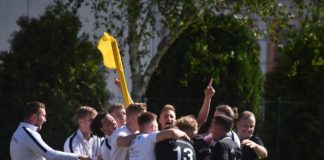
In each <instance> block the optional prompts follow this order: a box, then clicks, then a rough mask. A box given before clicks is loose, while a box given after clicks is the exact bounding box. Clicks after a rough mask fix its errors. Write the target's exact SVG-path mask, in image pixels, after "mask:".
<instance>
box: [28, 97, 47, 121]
mask: <svg viewBox="0 0 324 160" xmlns="http://www.w3.org/2000/svg"><path fill="white" fill-rule="evenodd" d="M40 108H44V109H45V104H44V103H41V102H38V101H31V102H27V103H26V105H25V109H24V119H25V120H26V119H28V118H30V117H31V116H32V115H33V114H38V113H39V109H40Z"/></svg>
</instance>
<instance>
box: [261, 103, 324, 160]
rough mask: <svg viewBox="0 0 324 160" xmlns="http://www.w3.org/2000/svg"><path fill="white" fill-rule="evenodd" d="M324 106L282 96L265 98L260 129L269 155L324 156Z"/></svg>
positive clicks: (279, 157)
mask: <svg viewBox="0 0 324 160" xmlns="http://www.w3.org/2000/svg"><path fill="white" fill-rule="evenodd" d="M323 107H324V106H323V103H320V102H308V101H285V100H282V99H281V98H278V99H277V100H272V101H269V100H266V101H264V102H263V105H262V109H261V119H259V122H258V125H257V129H258V135H260V137H261V138H262V139H263V141H264V142H265V145H266V147H267V149H268V152H269V157H268V159H275V160H281V159H305V158H306V159H309V158H310V159H314V158H315V157H316V158H315V159H318V158H322V159H323V153H322V152H321V151H320V150H323V149H324V148H321V149H320V147H323V142H324V141H323V138H322V136H323V131H322V130H324V128H323V123H324V119H323V116H322V115H323V114H324V112H323V109H322V108H323ZM311 157H314V158H311Z"/></svg>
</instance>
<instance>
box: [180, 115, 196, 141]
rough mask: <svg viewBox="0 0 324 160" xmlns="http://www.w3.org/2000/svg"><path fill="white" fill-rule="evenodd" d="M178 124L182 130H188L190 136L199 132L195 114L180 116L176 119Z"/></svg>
mask: <svg viewBox="0 0 324 160" xmlns="http://www.w3.org/2000/svg"><path fill="white" fill-rule="evenodd" d="M176 126H177V127H178V128H179V129H180V130H182V131H184V132H186V134H187V135H188V136H189V137H190V138H193V137H195V136H196V135H197V133H198V123H197V121H196V119H195V117H194V116H190V115H189V116H183V117H180V118H179V119H177V121H176Z"/></svg>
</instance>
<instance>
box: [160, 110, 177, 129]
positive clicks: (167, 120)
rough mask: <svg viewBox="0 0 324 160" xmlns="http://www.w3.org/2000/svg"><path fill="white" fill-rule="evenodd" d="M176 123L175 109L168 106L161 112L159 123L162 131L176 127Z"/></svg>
mask: <svg viewBox="0 0 324 160" xmlns="http://www.w3.org/2000/svg"><path fill="white" fill-rule="evenodd" d="M175 122H176V113H175V108H174V107H173V106H172V105H170V104H167V105H165V106H164V107H163V108H162V109H161V111H160V117H159V123H160V125H161V130H164V129H165V128H166V127H169V126H171V127H172V126H174V125H175Z"/></svg>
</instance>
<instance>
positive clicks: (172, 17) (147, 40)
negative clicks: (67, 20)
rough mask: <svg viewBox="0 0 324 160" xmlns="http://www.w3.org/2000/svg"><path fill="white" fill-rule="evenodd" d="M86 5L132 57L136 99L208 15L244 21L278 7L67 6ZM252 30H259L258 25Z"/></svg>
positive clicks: (162, 2)
mask: <svg viewBox="0 0 324 160" xmlns="http://www.w3.org/2000/svg"><path fill="white" fill-rule="evenodd" d="M83 4H84V5H88V6H91V9H92V10H93V12H94V17H95V18H96V19H97V21H96V23H95V25H96V27H98V28H100V27H103V28H105V29H106V30H107V31H108V32H110V33H111V34H112V35H114V36H116V37H117V39H118V40H119V44H120V46H121V48H122V49H123V53H124V54H125V55H126V54H127V55H129V64H130V68H131V79H132V97H133V98H134V99H135V100H142V98H144V97H143V96H144V95H145V91H146V89H147V86H148V84H149V81H150V79H151V76H152V74H153V73H154V71H155V69H156V68H157V67H158V65H159V63H160V61H161V58H162V57H163V55H164V54H165V53H166V51H167V50H169V48H170V47H171V46H172V45H173V43H174V42H175V41H176V40H177V39H178V38H179V37H180V36H181V34H182V33H184V31H185V30H186V29H187V28H188V27H190V26H191V25H192V24H193V23H196V22H199V21H201V20H202V19H203V17H204V16H206V15H219V14H237V17H240V18H242V19H246V18H247V19H252V18H253V17H254V18H255V17H258V15H259V16H263V17H269V16H270V15H272V13H273V12H274V11H275V9H276V7H277V6H278V5H277V3H276V2H275V1H273V0H263V1H255V0H240V1H232V0H226V1H219V0H201V1H188V0H148V1H147V0H123V1H119V0H105V1H102V0H96V1H87V0H74V1H73V0H72V1H70V3H67V5H68V6H70V7H71V6H72V8H73V10H74V11H76V12H77V10H78V8H79V7H80V6H83ZM268 6H272V7H268ZM261 13H262V14H261ZM255 20H256V21H258V20H259V19H258V18H255ZM250 27H251V28H255V30H257V26H255V25H252V26H250ZM254 35H256V36H257V34H254ZM124 63H127V62H124Z"/></svg>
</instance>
